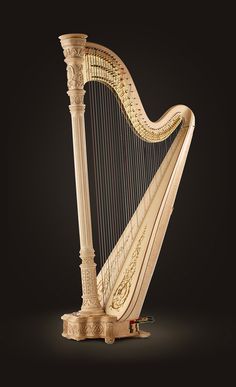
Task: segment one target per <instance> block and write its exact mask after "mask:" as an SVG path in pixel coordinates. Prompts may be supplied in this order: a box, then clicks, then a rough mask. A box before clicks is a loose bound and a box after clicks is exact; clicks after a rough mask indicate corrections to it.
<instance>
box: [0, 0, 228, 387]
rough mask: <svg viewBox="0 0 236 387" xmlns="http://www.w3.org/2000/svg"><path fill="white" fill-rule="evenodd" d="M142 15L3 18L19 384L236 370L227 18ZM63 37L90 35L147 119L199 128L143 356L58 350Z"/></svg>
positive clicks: (71, 294) (27, 13)
mask: <svg viewBox="0 0 236 387" xmlns="http://www.w3.org/2000/svg"><path fill="white" fill-rule="evenodd" d="M136 8H137V11H136V12H133V11H131V10H129V9H127V4H126V5H125V4H124V5H122V4H121V3H119V4H116V5H114V4H113V5H112V4H108V5H107V6H105V4H104V5H100V6H98V5H97V6H95V9H94V5H93V4H90V5H82V4H78V5H75V6H72V5H69V4H64V5H59V4H58V5H57V7H56V8H55V10H54V11H50V10H49V9H48V8H47V7H44V8H42V7H41V8H40V7H39V6H35V7H33V5H32V8H25V9H24V8H23V6H22V5H21V8H19V9H16V8H14V16H13V15H12V14H11V13H9V20H11V22H12V28H10V29H9V30H10V31H8V33H6V35H5V39H6V43H7V47H6V49H5V51H4V53H3V56H4V57H5V58H4V61H5V60H7V62H8V64H7V66H4V67H5V68H4V70H3V78H6V80H7V83H6V89H5V90H7V91H9V98H8V101H7V110H6V113H5V112H4V116H5V117H6V126H5V131H6V132H7V134H8V171H9V174H8V242H7V250H8V257H6V256H5V255H4V257H3V261H4V262H6V263H7V264H8V266H9V278H8V279H7V281H6V287H5V292H4V297H3V298H4V300H5V301H6V305H5V306H4V308H3V309H2V310H3V314H4V316H5V317H4V321H6V319H7V317H9V319H7V321H8V320H9V321H8V322H7V328H6V329H7V331H8V332H10V333H8V334H5V335H4V336H5V338H7V342H6V344H7V347H8V353H9V355H10V359H11V362H10V363H9V364H10V365H11V367H12V366H13V365H14V366H19V370H20V372H21V373H22V374H23V376H24V377H26V375H29V374H30V370H33V369H34V370H35V369H38V370H41V371H42V370H45V369H49V368H50V369H51V371H52V375H53V376H52V377H53V378H54V379H53V380H55V378H56V379H57V380H58V379H60V377H61V375H62V374H61V373H62V371H65V372H64V373H65V375H66V376H67V377H69V375H70V376H71V375H73V373H75V375H80V377H82V375H83V370H84V369H85V368H84V367H86V366H89V365H90V366H91V367H92V368H94V367H95V366H96V365H98V366H99V367H100V368H103V369H108V368H109V370H113V371H112V374H113V376H114V377H115V379H117V378H118V377H119V376H121V375H122V370H123V369H125V368H127V369H128V370H129V371H130V374H133V375H134V376H135V375H136V376H137V375H140V378H141V375H142V377H143V379H144V380H145V379H146V377H147V374H146V371H145V370H148V371H147V372H149V375H150V372H151V373H152V372H153V374H154V372H157V374H158V375H161V371H163V370H164V371H163V375H164V377H165V378H167V379H168V378H169V377H170V373H169V369H170V368H171V369H172V370H173V369H176V370H177V371H180V370H181V377H183V375H185V376H186V375H188V373H189V374H190V375H192V376H193V380H194V379H195V377H197V376H198V377H199V376H200V377H203V370H210V371H209V372H213V370H214V373H212V374H211V376H212V375H216V376H217V377H218V376H219V372H220V370H222V367H223V366H224V367H228V366H229V365H230V363H231V352H232V349H233V346H232V330H233V328H232V322H231V321H232V320H231V319H232V308H233V292H232V278H233V276H231V275H230V273H231V274H232V270H231V269H230V261H231V256H232V255H231V253H230V252H229V250H228V245H229V240H228V228H227V224H228V220H227V213H228V212H229V210H230V209H229V208H228V203H229V185H228V174H229V172H228V170H229V164H228V154H229V149H228V139H229V136H228V133H229V130H230V124H231V123H230V122H229V121H228V109H227V105H228V98H229V96H228V94H227V92H226V89H225V85H227V82H228V80H227V76H228V73H229V67H228V65H229V62H230V54H229V52H230V51H229V48H228V46H227V40H228V36H229V33H230V31H229V28H228V27H227V18H228V15H226V14H225V13H224V11H223V10H222V9H221V10H218V9H216V7H215V8H214V10H213V9H212V10H211V11H210V12H207V11H206V9H204V8H200V9H199V8H198V9H195V7H193V8H191V9H190V5H189V6H188V7H186V6H184V5H183V4H182V5H178V6H177V7H175V8H173V7H167V9H164V8H163V9H161V10H160V9H159V10H156V9H155V8H154V7H151V6H150V7H146V8H145V9H146V11H145V10H143V9H141V8H139V7H138V6H137V5H136ZM91 10H92V11H93V12H91ZM10 15H12V16H10ZM219 21H220V24H221V27H219V25H220V24H219ZM222 23H223V24H224V25H223V26H222ZM69 32H83V33H87V34H88V35H89V40H91V41H95V42H98V43H100V44H104V45H105V46H107V47H109V48H111V49H112V50H113V51H115V52H116V53H117V54H118V55H119V56H120V57H121V58H122V59H123V60H124V62H125V63H126V65H127V67H128V68H129V70H130V72H131V74H132V76H133V79H134V81H135V83H136V85H137V89H138V91H139V93H140V96H141V99H142V101H143V104H144V107H145V108H146V111H147V113H148V115H149V116H150V118H152V119H157V118H158V117H159V116H160V115H161V114H162V113H164V112H165V110H166V109H168V108H169V107H170V106H172V105H175V104H177V103H184V104H186V105H188V106H189V107H191V108H192V110H193V111H194V113H195V116H196V129H195V134H194V139H193V142H192V146H191V149H190V153H189V156H188V159H187V164H186V167H185V171H184V175H183V179H182V182H181V185H180V188H179V192H178V196H177V200H176V204H175V211H174V214H173V216H172V218H171V221H170V225H169V227H168V231H167V235H166V238H165V242H164V245H163V248H162V252H161V255H160V259H159V262H158V265H157V268H156V271H155V274H154V277H153V280H152V282H151V286H150V289H149V292H148V295H147V298H146V301H145V305H144V314H145V313H146V314H151V315H154V317H155V318H156V320H157V323H156V325H155V326H152V327H151V329H152V332H153V337H152V338H150V339H149V340H146V341H142V342H140V341H137V340H133V341H132V340H123V341H120V342H118V343H117V344H116V345H113V346H105V345H104V344H103V343H100V342H97V341H95V342H85V343H78V344H77V343H74V342H73V343H72V342H69V341H66V340H64V339H62V338H61V337H60V332H61V322H60V315H61V314H62V313H64V312H70V311H73V310H77V309H79V306H80V302H81V300H80V296H81V289H80V273H79V263H80V262H79V257H78V253H79V238H78V226H77V215H76V199H75V184H74V170H73V156H72V139H71V125H70V116H69V112H68V107H67V106H68V97H67V95H66V71H65V64H64V62H63V55H62V49H61V47H60V44H59V40H58V38H57V37H58V36H59V35H61V34H63V33H69ZM226 36H227V38H226ZM9 55H10V59H9ZM226 61H227V63H226ZM226 69H227V71H226ZM9 74H10V76H9ZM9 80H10V85H9ZM3 81H4V79H3ZM11 81H12V82H11ZM6 289H7V291H6ZM158 332H159V333H158ZM218 364H220V365H221V366H220V367H219V368H218V369H217V367H216V368H215V366H216V365H218ZM59 366H60V367H59ZM122 367H124V368H122ZM10 369H11V368H10ZM84 372H85V371H84ZM86 372H88V370H87V368H86ZM43 374H44V373H43V372H38V373H37V375H38V377H39V375H41V376H42V375H43ZM16 375H17V377H19V375H20V374H16ZM225 375H226V374H225ZM227 375H228V370H227ZM159 377H160V376H159ZM179 377H180V376H179ZM60 380H62V379H60ZM134 380H136V377H135V378H134ZM176 380H180V379H176ZM181 380H183V379H181ZM157 381H158V377H157ZM123 383H124V381H123Z"/></svg>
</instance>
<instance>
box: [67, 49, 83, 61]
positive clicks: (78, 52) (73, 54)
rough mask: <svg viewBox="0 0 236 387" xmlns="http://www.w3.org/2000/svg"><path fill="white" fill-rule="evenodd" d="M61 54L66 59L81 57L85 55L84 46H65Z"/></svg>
mask: <svg viewBox="0 0 236 387" xmlns="http://www.w3.org/2000/svg"><path fill="white" fill-rule="evenodd" d="M63 54H64V56H65V58H66V59H69V58H83V57H84V55H85V47H83V46H81V47H72V48H66V49H65V50H64V51H63Z"/></svg>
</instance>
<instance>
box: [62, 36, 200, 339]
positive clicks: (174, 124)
mask: <svg viewBox="0 0 236 387" xmlns="http://www.w3.org/2000/svg"><path fill="white" fill-rule="evenodd" d="M86 39H87V36H86V35H84V34H66V35H62V36H60V41H61V45H62V48H63V50H64V51H63V52H64V56H65V62H66V65H67V86H68V91H67V94H68V95H69V98H70V105H69V109H70V113H71V120H72V139H73V153H74V168H75V182H76V197H77V207H78V221H79V235H80V258H81V260H82V263H81V264H80V269H81V279H82V281H81V282H82V306H81V309H80V310H79V311H76V312H72V313H67V314H64V315H63V316H62V320H63V333H62V335H63V336H64V337H66V338H68V339H74V340H77V341H79V340H84V339H92V338H103V339H105V342H106V343H109V344H112V343H113V342H114V340H115V339H116V338H121V337H148V336H149V333H148V332H145V331H142V330H141V329H140V323H142V322H148V321H149V320H150V318H149V317H140V314H141V310H142V305H143V302H144V299H145V296H146V293H147V290H148V287H149V284H150V281H151V278H152V274H153V272H154V269H155V265H156V262H157V259H158V256H159V253H160V249H161V245H162V242H163V239H164V236H165V232H166V229H167V226H168V222H169V219H170V216H171V213H172V210H173V205H174V201H175V197H176V194H177V190H178V186H179V183H180V179H181V176H182V172H183V169H184V165H185V161H186V157H187V154H188V151H189V147H190V143H191V139H192V135H193V130H194V115H193V113H192V111H191V110H190V109H189V108H188V107H186V106H184V105H176V106H174V107H172V108H170V109H169V110H168V111H167V112H166V113H165V114H164V115H163V116H162V117H161V118H160V119H159V120H158V121H155V122H153V121H151V120H150V119H149V118H148V117H147V115H146V113H145V110H144V108H143V105H142V103H141V100H140V98H139V94H138V92H137V90H136V87H135V84H134V82H133V80H132V78H131V75H130V73H129V71H128V69H127V68H126V66H125V65H124V63H123V62H122V61H121V59H120V58H119V57H118V56H117V55H116V54H114V53H113V52H112V51H111V50H109V49H107V48H105V47H103V46H101V45H98V44H94V43H90V42H87V40H86ZM85 91H86V95H85ZM85 98H87V100H86V101H85ZM85 102H86V112H85ZM88 120H90V121H88ZM85 126H86V131H85ZM88 145H89V146H88ZM91 149H92V151H91ZM88 152H90V153H88ZM91 179H92V180H91ZM91 208H92V211H91ZM93 230H95V231H96V232H94V233H93ZM92 234H94V235H92ZM95 234H96V235H95ZM95 237H96V239H97V242H96V243H97V248H96V250H97V251H96V261H97V264H98V265H99V273H98V274H97V269H96V266H97V264H96V263H95V250H94V244H93V239H95Z"/></svg>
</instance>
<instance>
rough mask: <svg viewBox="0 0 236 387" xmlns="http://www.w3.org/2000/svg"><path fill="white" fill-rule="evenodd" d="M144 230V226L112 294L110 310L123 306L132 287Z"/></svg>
mask: <svg viewBox="0 0 236 387" xmlns="http://www.w3.org/2000/svg"><path fill="white" fill-rule="evenodd" d="M146 229H147V226H145V228H144V230H143V233H142V235H141V237H140V238H139V240H138V243H137V246H136V248H135V250H134V252H133V254H132V258H131V261H130V264H129V266H128V268H127V269H126V270H125V273H124V276H123V279H122V281H121V283H120V284H119V286H118V287H117V289H116V290H115V292H114V294H113V299H112V304H111V308H113V309H118V310H119V308H120V307H121V306H122V305H123V304H124V302H125V301H126V299H127V297H128V295H129V292H130V288H131V285H132V278H133V276H134V273H135V270H136V266H137V261H138V258H139V253H140V250H141V245H142V241H143V239H144V236H145V233H146Z"/></svg>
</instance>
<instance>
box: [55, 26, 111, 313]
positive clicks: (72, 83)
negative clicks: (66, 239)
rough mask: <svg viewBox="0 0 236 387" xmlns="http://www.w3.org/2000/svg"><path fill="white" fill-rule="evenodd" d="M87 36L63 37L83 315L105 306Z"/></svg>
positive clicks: (100, 310) (71, 35)
mask: <svg viewBox="0 0 236 387" xmlns="http://www.w3.org/2000/svg"><path fill="white" fill-rule="evenodd" d="M86 38H87V35H84V34H67V35H62V36H60V41H61V45H62V47H63V49H64V51H63V53H64V56H65V62H66V64H67V86H68V91H67V94H68V95H69V98H70V105H69V109H70V113H71V120H72V134H73V150H74V165H75V181H76V195H77V207H78V219H79V233H80V247H81V249H80V257H81V260H82V264H81V265H80V268H81V278H82V293H83V295H82V298H83V303H82V306H81V311H80V314H82V315H92V314H102V313H104V312H103V309H102V307H101V305H100V303H99V300H98V294H97V281H96V264H95V262H94V255H95V254H94V249H93V240H92V226H91V210H90V198H89V182H88V167H87V152H86V137H85V123H84V112H85V105H84V94H85V90H84V76H85V63H84V62H85V44H86Z"/></svg>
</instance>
